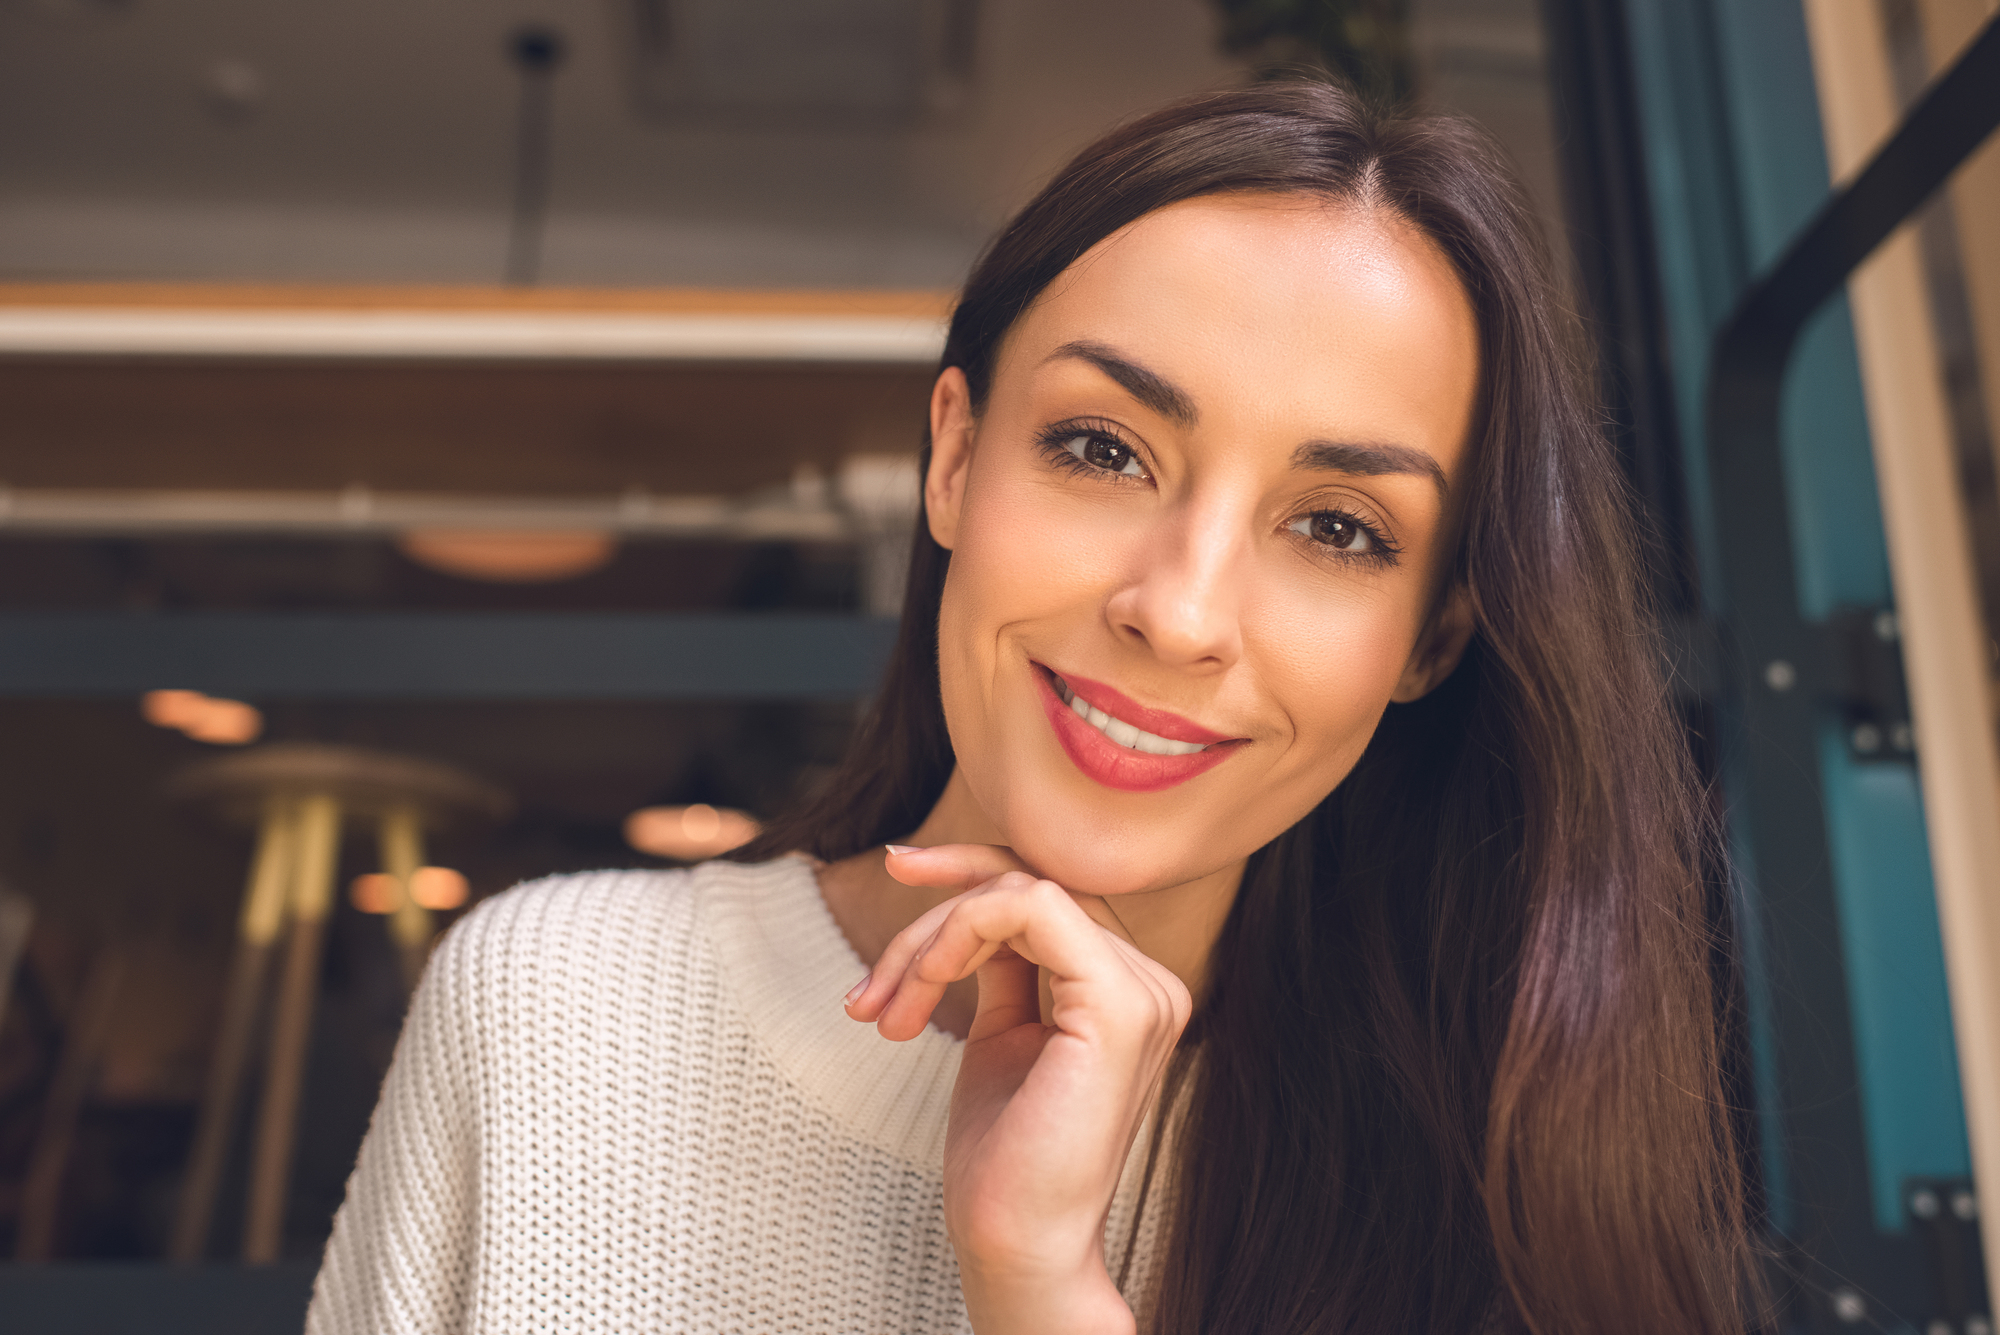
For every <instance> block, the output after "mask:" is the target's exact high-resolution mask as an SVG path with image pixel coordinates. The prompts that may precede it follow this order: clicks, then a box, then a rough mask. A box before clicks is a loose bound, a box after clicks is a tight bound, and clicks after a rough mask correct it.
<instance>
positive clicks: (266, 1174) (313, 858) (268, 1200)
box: [243, 794, 340, 1265]
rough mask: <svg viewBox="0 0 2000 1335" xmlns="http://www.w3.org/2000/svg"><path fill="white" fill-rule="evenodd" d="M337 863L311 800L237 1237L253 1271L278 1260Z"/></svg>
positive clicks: (327, 812) (336, 811)
mask: <svg viewBox="0 0 2000 1335" xmlns="http://www.w3.org/2000/svg"><path fill="white" fill-rule="evenodd" d="M339 857H340V804H339V803H338V802H337V801H335V800H334V799H333V798H332V797H331V796H328V795H326V794H316V795H314V796H312V797H308V798H305V799H303V800H302V801H300V803H299V807H298V836H297V841H296V843H295V844H294V845H293V864H292V865H293V869H294V870H293V877H292V882H291V885H292V895H291V909H292V912H291V934H290V937H289V939H288V940H287V942H286V945H285V963H284V971H283V974H282V976H281V977H280V979H279V984H278V986H279V991H278V1002H277V1007H276V1010H275V1012H274V1014H273V1016H272V1022H271V1055H270V1060H269V1062H268V1063H267V1065H266V1067H265V1072H264V1098H263V1103H262V1106H261V1107H260V1108H259V1109H258V1116H257V1138H256V1142H255V1144H254V1146H253V1148H252V1150H251V1159H250V1199H249V1209H248V1218H247V1220H246V1222H245V1224H244V1229H243V1259H244V1260H245V1261H248V1262H250V1263H251V1264H253V1265H262V1264H268V1263H269V1262H272V1261H275V1260H277V1259H278V1254H279V1251H280V1249H281V1247H282V1245H283V1242H284V1226H285V1197H286V1194H287V1191H288V1189H289V1187H290V1179H291V1171H292V1149H293V1143H294V1140H295V1137H296V1135H297V1132H298V1112H299V1095H300V1092H301V1088H302V1086H303V1085H304V1083H305V1067H306V1050H307V1047H308V1046H309V1044H310V1043H311V1040H312V1020H313V1006H314V1003H315V1001H317V999H318V995H319V969H320V954H321V951H322V948H323V947H324V946H325V943H326V920H327V916H328V914H329V913H330V912H331V911H332V909H333V878H334V872H335V869H336V864H337V862H338V860H339Z"/></svg>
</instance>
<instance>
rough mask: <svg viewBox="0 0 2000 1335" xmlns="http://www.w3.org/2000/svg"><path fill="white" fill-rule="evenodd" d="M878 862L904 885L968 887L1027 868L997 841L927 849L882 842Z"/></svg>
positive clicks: (1009, 849) (938, 845) (949, 888)
mask: <svg viewBox="0 0 2000 1335" xmlns="http://www.w3.org/2000/svg"><path fill="white" fill-rule="evenodd" d="M886 847H887V850H888V852H887V856H886V857H885V858H884V859H883V862H882V865H883V866H884V867H885V868H886V869H887V870H888V872H889V874H890V875H891V876H893V877H895V878H896V879H897V880H899V881H901V882H902V883H903V884H904V885H921V886H929V887H932V888H934V889H945V890H970V889H972V888H973V887H974V886H976V885H982V884H984V883H985V882H987V881H990V880H992V879H993V878H994V877H995V876H1000V875H1003V874H1005V873H1007V872H1010V871H1027V870H1029V868H1028V864H1027V863H1025V862H1023V861H1021V859H1020V858H1018V857H1016V856H1015V854H1014V850H1013V849H1011V848H1008V847H1006V846H1004V845H1001V844H937V845H935V846H933V847H930V848H903V847H901V846H899V845H896V844H889V845H886Z"/></svg>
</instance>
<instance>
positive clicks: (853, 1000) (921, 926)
mask: <svg viewBox="0 0 2000 1335" xmlns="http://www.w3.org/2000/svg"><path fill="white" fill-rule="evenodd" d="M956 903H958V899H957V898H952V899H947V900H946V901H944V903H942V904H939V905H937V906H935V907H934V908H931V909H930V910H928V911H926V912H925V913H924V915H923V916H922V917H920V918H918V919H917V920H916V921H915V922H913V923H911V924H910V925H909V926H908V927H905V928H904V929H903V930H902V931H900V932H898V933H896V935H895V938H894V939H893V940H891V941H890V942H889V944H888V946H887V947H886V948H885V949H884V950H883V951H882V954H881V955H880V957H878V958H877V959H876V961H875V964H874V967H873V968H871V969H869V971H868V976H867V977H866V978H864V979H862V980H861V983H860V985H859V986H858V987H857V988H856V989H855V990H854V991H853V992H850V993H849V994H848V996H847V1002H846V1005H847V1013H848V1014H849V1015H851V1016H852V1017H854V1018H855V1019H857V1020H864V1021H872V1020H874V1019H876V1018H878V1017H879V1016H880V1015H881V1014H882V1010H883V1008H884V1007H885V1006H887V1005H888V1004H889V1001H890V999H891V998H893V997H894V996H895V995H896V990H897V987H898V986H899V985H900V983H901V982H902V980H903V976H904V974H905V973H906V972H907V971H908V970H909V967H910V961H912V960H914V959H915V958H916V957H917V956H918V955H919V954H920V953H922V951H923V949H924V947H925V946H927V945H929V944H930V940H931V937H933V936H934V935H936V933H937V929H938V928H939V926H941V925H942V924H943V923H944V920H945V919H946V918H947V917H949V916H950V914H951V910H952V906H953V905H954V904H956ZM940 995H941V994H940ZM933 1004H935V1003H933Z"/></svg>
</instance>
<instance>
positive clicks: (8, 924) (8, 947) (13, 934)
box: [0, 890, 35, 1024]
mask: <svg viewBox="0 0 2000 1335" xmlns="http://www.w3.org/2000/svg"><path fill="white" fill-rule="evenodd" d="M34 926H35V904H34V901H33V900H31V899H29V898H28V897H27V896H26V895H17V894H14V893H13V892H12V891H9V890H0V1024H5V1023H6V1022H7V1002H8V1001H9V1000H10V999H11V998H12V997H13V995H14V972H15V970H16V969H18V968H20V965H21V956H22V954H23V953H25V952H26V951H27V949H28V933H29V932H30V931H31V930H33V928H34Z"/></svg>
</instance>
